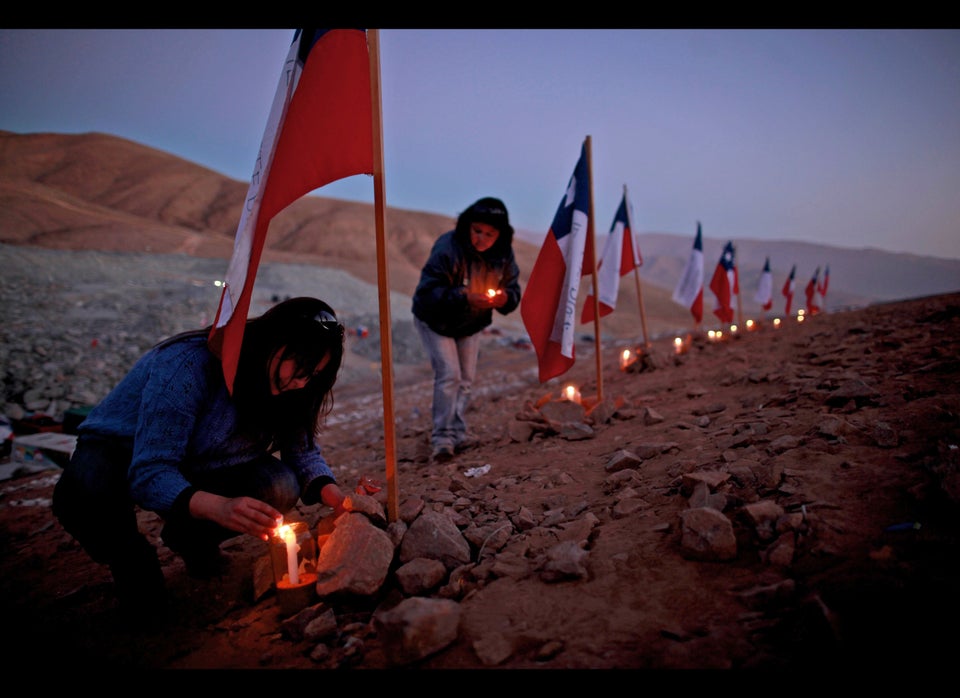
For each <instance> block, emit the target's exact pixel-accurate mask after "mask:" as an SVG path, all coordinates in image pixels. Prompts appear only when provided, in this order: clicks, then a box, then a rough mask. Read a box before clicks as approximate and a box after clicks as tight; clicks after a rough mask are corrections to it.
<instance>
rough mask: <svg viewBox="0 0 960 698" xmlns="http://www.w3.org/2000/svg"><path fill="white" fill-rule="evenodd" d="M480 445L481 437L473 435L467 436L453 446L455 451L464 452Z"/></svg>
mask: <svg viewBox="0 0 960 698" xmlns="http://www.w3.org/2000/svg"><path fill="white" fill-rule="evenodd" d="M479 445H480V439H477V438H475V437H473V436H467V437H464V439H463V440H462V441H460V442H459V443H457V445H456V446H454V447H453V451H454V453H463V452H464V451H469V450H470V449H471V448H476V447H477V446H479Z"/></svg>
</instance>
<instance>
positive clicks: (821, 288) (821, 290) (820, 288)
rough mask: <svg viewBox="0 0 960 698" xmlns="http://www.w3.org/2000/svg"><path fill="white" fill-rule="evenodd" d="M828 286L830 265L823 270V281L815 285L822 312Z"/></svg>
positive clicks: (825, 302)
mask: <svg viewBox="0 0 960 698" xmlns="http://www.w3.org/2000/svg"><path fill="white" fill-rule="evenodd" d="M829 285H830V265H829V264H828V265H827V266H826V267H824V269H823V281H822V282H821V283H819V284H817V293H818V294H819V295H820V303H819V305H820V309H821V310H822V309H823V308H824V307H825V306H826V304H827V286H829Z"/></svg>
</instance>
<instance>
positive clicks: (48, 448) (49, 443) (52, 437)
mask: <svg viewBox="0 0 960 698" xmlns="http://www.w3.org/2000/svg"><path fill="white" fill-rule="evenodd" d="M76 446H77V437H76V435H75V434H62V433H59V432H40V433H39V434H27V435H26V436H17V437H15V438H14V439H13V449H12V453H11V460H12V461H13V462H15V463H33V464H37V465H39V464H41V463H52V464H54V465H57V466H59V467H61V468H62V467H64V466H65V465H66V464H67V463H68V462H69V461H70V456H72V455H73V449H74V448H76Z"/></svg>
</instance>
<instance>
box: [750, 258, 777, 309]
mask: <svg viewBox="0 0 960 698" xmlns="http://www.w3.org/2000/svg"><path fill="white" fill-rule="evenodd" d="M753 300H755V301H756V302H757V303H759V304H760V307H761V308H763V309H764V310H770V308H772V307H773V274H772V273H771V271H770V258H769V257H767V261H766V262H764V264H763V271H762V272H761V273H760V281H759V282H758V283H757V292H756V293H755V294H754V295H753Z"/></svg>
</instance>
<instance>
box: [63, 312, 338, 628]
mask: <svg viewBox="0 0 960 698" xmlns="http://www.w3.org/2000/svg"><path fill="white" fill-rule="evenodd" d="M209 330H210V328H209V327H208V328H206V329H204V330H198V331H193V332H186V333H183V334H180V335H177V336H175V337H171V338H169V339H167V340H164V341H163V342H161V343H159V344H158V345H156V346H155V347H153V348H152V349H151V350H149V351H148V352H147V353H146V354H145V355H144V356H143V357H141V358H140V360H139V361H138V362H137V363H136V364H135V365H134V367H133V368H132V369H131V371H130V372H129V373H128V374H127V375H126V376H125V377H124V378H123V380H122V381H120V383H119V384H118V385H117V386H116V387H115V388H114V389H113V390H112V391H111V392H110V394H108V395H107V396H106V398H104V399H103V401H101V402H100V403H99V404H98V405H97V406H96V407H94V409H93V410H91V412H90V414H89V415H88V416H87V418H86V419H85V420H84V421H83V422H82V423H81V425H80V427H79V428H78V431H79V436H78V439H77V445H76V448H75V450H74V453H73V456H72V457H71V460H70V462H69V463H68V464H67V467H66V468H65V469H64V471H63V473H62V475H61V477H60V480H59V481H58V482H57V485H56V487H55V489H54V493H53V513H54V514H55V515H56V516H57V518H58V519H59V521H60V523H61V525H62V526H63V527H64V529H66V530H67V532H69V533H70V535H72V536H73V537H74V538H75V539H76V540H77V541H78V542H79V543H80V545H81V546H82V547H83V548H84V550H86V552H87V553H88V554H89V555H90V557H92V558H93V559H94V560H95V561H97V562H99V563H102V564H105V565H108V566H109V567H110V571H111V573H112V575H113V580H114V585H115V587H116V591H117V596H118V597H119V600H120V605H121V610H122V611H123V612H125V614H126V615H127V618H128V620H129V621H132V622H133V623H138V622H143V623H146V624H152V623H153V622H154V621H157V620H162V618H163V613H164V609H165V606H166V593H165V587H164V577H163V572H162V570H161V568H160V563H159V560H158V557H157V551H156V550H155V548H154V547H153V545H152V544H151V543H150V542H149V541H148V540H147V539H146V538H145V537H144V535H143V534H142V533H141V532H140V530H139V528H138V524H137V517H136V510H135V506H139V507H140V508H142V509H145V510H148V511H152V512H155V513H156V514H158V515H159V516H160V517H161V518H162V519H163V520H164V526H163V530H162V532H161V534H160V535H161V538H162V540H163V543H164V544H165V545H166V546H167V547H168V548H170V549H171V550H173V551H174V552H176V553H178V554H179V555H180V556H181V557H182V558H183V560H184V562H185V563H186V566H187V571H188V572H189V573H190V574H191V575H193V576H198V577H210V576H213V575H216V574H218V573H219V572H220V571H221V569H222V563H223V559H222V557H221V553H220V544H221V543H222V542H223V541H225V540H227V539H228V538H232V537H235V536H237V535H239V534H248V535H251V536H255V537H257V538H260V539H262V540H268V537H269V534H270V532H271V530H272V529H273V528H275V527H276V526H277V524H278V523H279V522H280V521H282V516H283V514H285V513H286V512H288V511H289V510H291V509H292V508H293V507H294V506H295V505H296V503H297V499H298V498H299V499H300V500H302V501H303V503H304V504H314V503H319V502H322V503H324V504H326V505H328V506H330V507H333V508H334V509H335V510H337V511H342V509H343V500H344V495H343V493H342V492H341V491H340V488H339V487H338V486H337V484H336V480H335V478H334V476H333V472H332V471H331V470H330V467H329V466H328V465H327V462H326V460H324V458H323V456H322V455H321V453H320V448H319V446H318V445H317V441H316V433H317V430H318V428H319V426H320V424H321V423H322V420H323V418H324V417H325V416H326V415H327V414H328V413H329V411H330V409H331V408H332V407H333V393H332V389H333V385H334V382H335V381H336V379H337V374H338V373H339V370H340V364H341V361H342V359H343V347H344V339H343V325H341V324H340V323H339V322H337V319H336V316H335V315H334V312H333V309H332V308H331V307H330V306H329V305H327V304H326V303H324V302H323V301H321V300H317V299H315V298H293V299H290V300H286V301H284V302H282V303H280V304H278V305H275V306H274V307H272V308H270V309H269V310H268V311H267V312H265V313H264V314H263V315H261V316H260V317H258V318H254V319H252V320H248V321H247V325H246V328H245V330H244V335H243V344H242V348H241V353H240V360H239V363H238V366H237V376H236V380H235V384H234V391H233V395H231V394H230V393H229V392H228V390H227V386H226V383H225V382H224V378H223V368H222V365H221V363H220V360H219V359H218V358H217V356H216V355H215V354H214V353H213V352H212V351H211V350H210V348H209V346H208V344H207V336H208V334H209ZM276 453H279V457H277V456H276V455H274V454H276Z"/></svg>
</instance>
